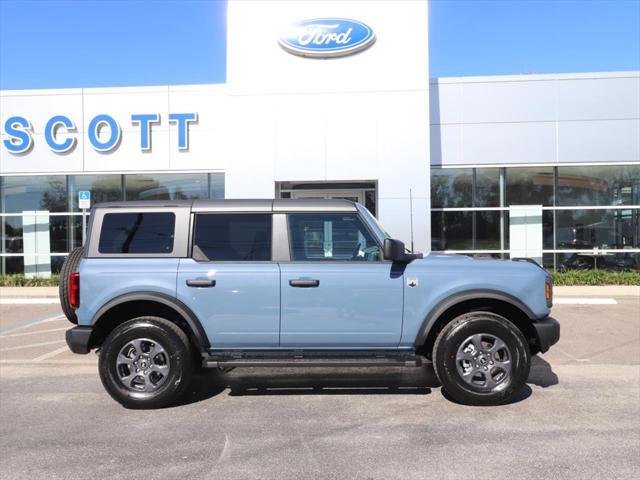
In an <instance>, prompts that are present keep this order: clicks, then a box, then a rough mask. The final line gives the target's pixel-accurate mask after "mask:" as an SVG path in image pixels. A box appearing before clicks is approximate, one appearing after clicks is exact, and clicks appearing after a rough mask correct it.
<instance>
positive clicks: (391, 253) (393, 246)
mask: <svg viewBox="0 0 640 480" xmlns="http://www.w3.org/2000/svg"><path fill="white" fill-rule="evenodd" d="M405 250H406V249H405V246H404V242H402V241H400V240H396V239H395V238H385V239H384V245H383V246H382V256H383V257H384V259H385V260H391V261H392V262H401V263H409V262H410V261H412V260H415V259H416V258H422V254H421V253H406V251H405Z"/></svg>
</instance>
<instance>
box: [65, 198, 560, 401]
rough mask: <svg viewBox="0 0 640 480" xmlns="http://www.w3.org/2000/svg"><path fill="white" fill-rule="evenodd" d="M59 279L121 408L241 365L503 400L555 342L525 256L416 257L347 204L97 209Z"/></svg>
mask: <svg viewBox="0 0 640 480" xmlns="http://www.w3.org/2000/svg"><path fill="white" fill-rule="evenodd" d="M61 279H62V280H61V284H60V299H61V304H62V308H63V310H64V312H65V314H66V316H67V317H68V319H69V320H70V321H71V322H73V323H76V324H77V326H75V327H73V328H72V329H70V330H68V331H67V335H66V338H67V343H68V345H69V347H70V348H71V350H72V351H73V352H75V353H81V354H86V353H88V352H89V351H90V350H92V349H98V350H99V355H100V357H99V372H100V378H101V380H102V383H103V385H104V387H105V388H106V390H107V391H108V392H109V394H111V396H112V397H113V398H114V399H115V400H117V401H118V402H120V403H122V404H123V405H124V406H126V407H131V408H136V407H137V408H157V407H163V406H167V405H170V404H172V403H174V402H175V401H176V400H177V399H178V397H179V396H180V395H181V394H182V393H183V392H184V391H185V389H186V388H187V386H188V384H189V380H190V378H191V375H192V372H193V371H194V369H196V368H219V369H223V370H225V369H227V368H232V367H242V366H252V367H255V366H269V367H274V366H287V367H289V366H307V367H308V366H322V367H328V366H342V367H344V366H359V367H362V366H403V367H417V366H421V365H426V364H432V365H433V368H434V369H435V372H436V374H437V377H438V379H439V380H440V382H441V383H442V385H443V387H444V388H445V389H446V391H447V392H448V394H449V395H450V397H451V398H452V399H454V400H455V401H458V402H461V403H466V404H475V405H489V404H497V403H501V402H506V401H508V400H509V398H510V397H512V396H513V395H514V394H515V393H516V392H517V391H518V390H520V389H521V388H522V387H523V385H524V383H525V381H526V379H527V376H528V374H529V368H530V362H531V356H532V355H535V354H537V353H538V352H546V351H547V350H548V349H549V347H550V346H551V345H553V344H554V343H556V342H557V341H558V339H559V336H560V327H559V324H558V322H557V321H555V320H554V319H552V318H550V317H549V309H550V307H551V304H552V282H551V278H550V276H549V275H548V274H547V273H546V272H545V270H543V269H542V268H540V267H539V266H538V265H537V264H535V263H534V262H526V261H504V260H485V259H472V258H469V257H464V256H448V255H428V256H427V257H425V258H422V255H421V254H415V253H409V252H408V251H407V250H406V249H405V248H404V245H403V243H402V242H401V241H399V240H395V239H393V238H390V237H389V235H388V234H387V233H386V232H385V230H384V229H383V228H382V227H381V226H380V225H379V224H378V222H377V221H376V219H375V218H374V217H373V215H371V214H370V213H369V212H368V211H367V210H366V209H365V208H364V207H363V206H362V205H359V204H357V203H353V202H350V201H346V200H218V201H216V200H212V201H210V200H202V201H201V200H193V201H145V202H118V203H104V204H98V205H96V206H95V207H94V208H93V210H92V213H91V220H90V224H89V231H88V237H87V242H86V245H85V246H84V247H82V248H79V249H76V250H74V251H73V252H72V253H71V254H70V255H69V257H68V259H67V261H66V262H65V264H64V266H63V269H62V272H61Z"/></svg>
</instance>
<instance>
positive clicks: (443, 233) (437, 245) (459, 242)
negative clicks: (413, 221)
mask: <svg viewBox="0 0 640 480" xmlns="http://www.w3.org/2000/svg"><path fill="white" fill-rule="evenodd" d="M471 215H472V214H471V212H431V250H435V251H442V250H472V249H473V225H472V218H471Z"/></svg>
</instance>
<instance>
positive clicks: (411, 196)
mask: <svg viewBox="0 0 640 480" xmlns="http://www.w3.org/2000/svg"><path fill="white" fill-rule="evenodd" d="M409 225H410V226H411V253H413V193H412V192H411V189H409Z"/></svg>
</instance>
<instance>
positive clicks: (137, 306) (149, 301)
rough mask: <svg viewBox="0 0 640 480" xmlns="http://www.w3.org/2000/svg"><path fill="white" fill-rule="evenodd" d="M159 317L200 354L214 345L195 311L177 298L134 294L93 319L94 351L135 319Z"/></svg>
mask: <svg viewBox="0 0 640 480" xmlns="http://www.w3.org/2000/svg"><path fill="white" fill-rule="evenodd" d="M141 316H157V317H161V318H165V319H167V320H169V321H171V322H173V323H175V324H176V325H178V327H180V328H181V329H182V330H183V331H184V332H185V333H186V334H187V337H188V338H189V341H190V343H191V344H192V346H193V347H194V349H196V350H197V351H198V352H206V351H207V350H208V349H209V347H210V345H209V340H208V338H207V335H206V333H205V331H204V329H203V328H202V325H201V323H200V321H199V320H198V318H197V317H196V315H195V314H194V313H193V311H192V310H191V309H190V308H189V307H187V306H186V305H185V304H184V303H183V302H181V301H180V300H178V299H177V298H174V297H171V296H169V295H166V294H163V293H159V292H132V293H127V294H124V295H121V296H119V297H116V298H113V299H111V300H110V301H109V302H107V303H105V304H104V305H103V306H102V307H100V309H98V311H97V312H96V313H95V315H94V316H93V318H92V319H91V324H92V326H93V330H92V333H91V337H90V340H89V344H90V347H91V348H95V347H98V346H100V345H101V344H102V342H103V341H104V339H105V338H106V337H107V335H108V334H109V333H110V332H111V331H112V330H113V329H114V328H115V327H117V326H118V325H120V324H122V323H124V322H126V321H127V320H130V319H132V318H136V317H141Z"/></svg>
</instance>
